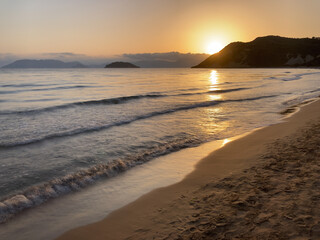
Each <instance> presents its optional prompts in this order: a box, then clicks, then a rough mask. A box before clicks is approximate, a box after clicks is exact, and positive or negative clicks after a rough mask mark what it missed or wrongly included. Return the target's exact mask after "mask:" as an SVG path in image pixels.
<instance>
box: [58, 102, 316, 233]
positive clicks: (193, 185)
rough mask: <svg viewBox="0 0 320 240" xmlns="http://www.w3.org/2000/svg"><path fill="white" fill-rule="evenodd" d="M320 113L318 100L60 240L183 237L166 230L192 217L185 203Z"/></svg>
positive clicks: (240, 169)
mask: <svg viewBox="0 0 320 240" xmlns="http://www.w3.org/2000/svg"><path fill="white" fill-rule="evenodd" d="M319 108H320V102H319V100H318V101H315V102H312V103H309V104H305V105H304V106H303V107H302V108H301V109H300V111H298V112H297V113H296V114H294V115H293V116H290V117H289V118H285V119H284V121H283V122H281V123H278V124H275V125H271V126H268V127H265V128H262V129H258V130H257V131H254V132H252V133H250V134H249V135H247V136H245V137H243V138H240V139H238V140H235V141H233V142H230V143H228V144H226V145H225V146H224V147H223V148H221V149H218V150H216V151H214V152H212V153H211V154H210V155H209V156H207V157H205V158H204V159H202V160H201V161H200V162H199V163H198V164H197V166H196V168H195V170H194V171H193V172H192V173H190V174H189V175H188V176H186V177H185V178H184V179H183V180H182V181H181V182H178V183H176V184H173V185H170V186H168V187H164V188H159V189H156V190H153V191H151V192H150V193H148V194H146V195H144V196H142V197H140V198H139V199H138V200H136V201H134V202H132V203H130V204H128V205H127V206H125V207H123V208H120V209H118V210H116V211H114V212H112V213H111V214H110V215H108V216H107V217H106V218H105V219H104V220H102V221H100V222H96V223H93V224H89V225H86V226H83V227H80V228H76V229H73V230H71V231H68V232H66V233H65V234H63V235H62V236H60V237H59V238H58V239H88V238H90V239H124V238H128V237H130V239H139V238H147V239H149V238H151V237H153V236H156V237H158V236H159V234H160V232H162V233H161V234H162V235H161V234H160V235H161V236H162V237H163V236H165V235H166V234H167V235H168V234H170V233H172V231H173V230H174V229H175V231H176V232H179V231H182V230H181V229H180V230H179V224H175V223H172V224H173V225H177V226H175V227H172V226H173V225H172V226H171V225H168V224H169V222H170V219H171V218H172V219H178V220H175V222H180V225H183V222H184V221H183V219H180V220H179V217H177V216H179V214H181V213H184V212H188V211H190V204H186V201H189V203H190V201H191V200H192V199H193V198H195V197H196V195H194V192H195V191H199V189H201V188H203V187H204V186H206V185H207V184H209V185H210V183H212V182H214V183H218V182H219V181H221V179H223V178H226V177H230V176H233V175H235V174H239V173H242V172H243V171H244V170H246V169H248V168H250V167H252V166H255V165H257V164H259V163H261V160H259V159H260V157H261V156H262V155H263V154H265V153H266V152H267V150H268V149H267V148H268V145H269V144H271V143H272V142H274V141H278V140H279V139H283V138H285V137H287V136H291V135H293V134H294V133H296V132H297V131H298V130H300V129H302V128H304V127H305V126H307V125H308V122H309V121H312V120H318V119H319V117H320V113H319V111H317V109H319ZM243 149H246V152H243ZM200 192H201V191H200ZM182 215H183V214H182ZM164 230H165V231H164ZM170 231H171V232H170Z"/></svg>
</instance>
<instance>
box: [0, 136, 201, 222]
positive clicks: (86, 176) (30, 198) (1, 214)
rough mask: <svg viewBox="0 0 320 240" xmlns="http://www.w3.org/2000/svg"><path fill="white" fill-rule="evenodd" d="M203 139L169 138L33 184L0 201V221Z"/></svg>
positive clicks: (193, 144) (194, 144)
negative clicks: (105, 161)
mask: <svg viewBox="0 0 320 240" xmlns="http://www.w3.org/2000/svg"><path fill="white" fill-rule="evenodd" d="M201 143H202V141H200V140H199V139H186V138H182V139H179V140H171V141H168V142H166V143H165V144H162V145H159V146H157V147H155V148H153V149H151V150H149V151H144V152H141V153H138V154H137V155H135V156H131V157H127V158H125V159H118V160H116V161H114V162H111V163H108V164H99V165H95V166H92V167H90V168H88V169H84V170H81V171H78V172H75V173H73V174H69V175H66V176H63V177H60V178H55V179H53V180H50V181H48V182H46V183H43V184H40V185H36V186H32V187H29V188H27V189H26V190H24V191H21V192H19V193H17V194H15V195H12V196H10V197H7V198H5V199H3V200H2V201H0V223H4V222H6V221H7V220H8V219H10V218H12V217H13V216H14V215H16V214H18V213H19V212H21V211H23V210H25V209H28V208H32V207H35V206H38V205H40V204H42V203H44V202H47V201H48V200H50V199H53V198H57V197H59V196H62V195H65V194H68V193H70V192H74V191H79V190H80V189H82V188H85V187H86V186H89V185H92V184H93V183H95V182H96V181H98V180H101V179H107V178H110V177H113V176H116V175H118V174H119V173H122V172H124V171H126V170H128V169H131V168H133V167H134V166H137V165H140V164H143V163H145V162H148V161H150V160H151V159H153V158H155V157H159V156H162V155H166V154H168V153H172V152H176V151H179V150H181V149H183V148H188V147H192V146H197V145H199V144H201Z"/></svg>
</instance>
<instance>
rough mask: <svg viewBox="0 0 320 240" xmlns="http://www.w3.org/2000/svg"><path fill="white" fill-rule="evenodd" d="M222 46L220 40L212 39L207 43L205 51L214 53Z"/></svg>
mask: <svg viewBox="0 0 320 240" xmlns="http://www.w3.org/2000/svg"><path fill="white" fill-rule="evenodd" d="M222 48H223V45H222V44H221V43H220V42H217V41H213V42H210V43H208V44H207V46H206V53H208V54H214V53H217V52H219V51H220V50H221V49H222Z"/></svg>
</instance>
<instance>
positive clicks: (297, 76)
mask: <svg viewBox="0 0 320 240" xmlns="http://www.w3.org/2000/svg"><path fill="white" fill-rule="evenodd" d="M313 74H320V72H311V73H301V74H295V75H293V76H291V77H287V78H278V79H280V80H282V81H296V80H300V79H301V78H302V77H304V76H307V75H313Z"/></svg>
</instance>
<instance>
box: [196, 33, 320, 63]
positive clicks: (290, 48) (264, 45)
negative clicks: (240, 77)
mask: <svg viewBox="0 0 320 240" xmlns="http://www.w3.org/2000/svg"><path fill="white" fill-rule="evenodd" d="M319 66H320V38H315V37H314V38H285V37H279V36H266V37H258V38H256V39H255V40H253V41H252V42H246V43H244V42H233V43H230V44H229V45H227V46H226V47H225V48H223V49H222V50H221V51H220V52H218V53H216V54H213V55H211V56H210V57H208V58H207V59H205V60H204V61H203V62H201V63H200V64H198V65H196V66H194V68H259V67H319Z"/></svg>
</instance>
